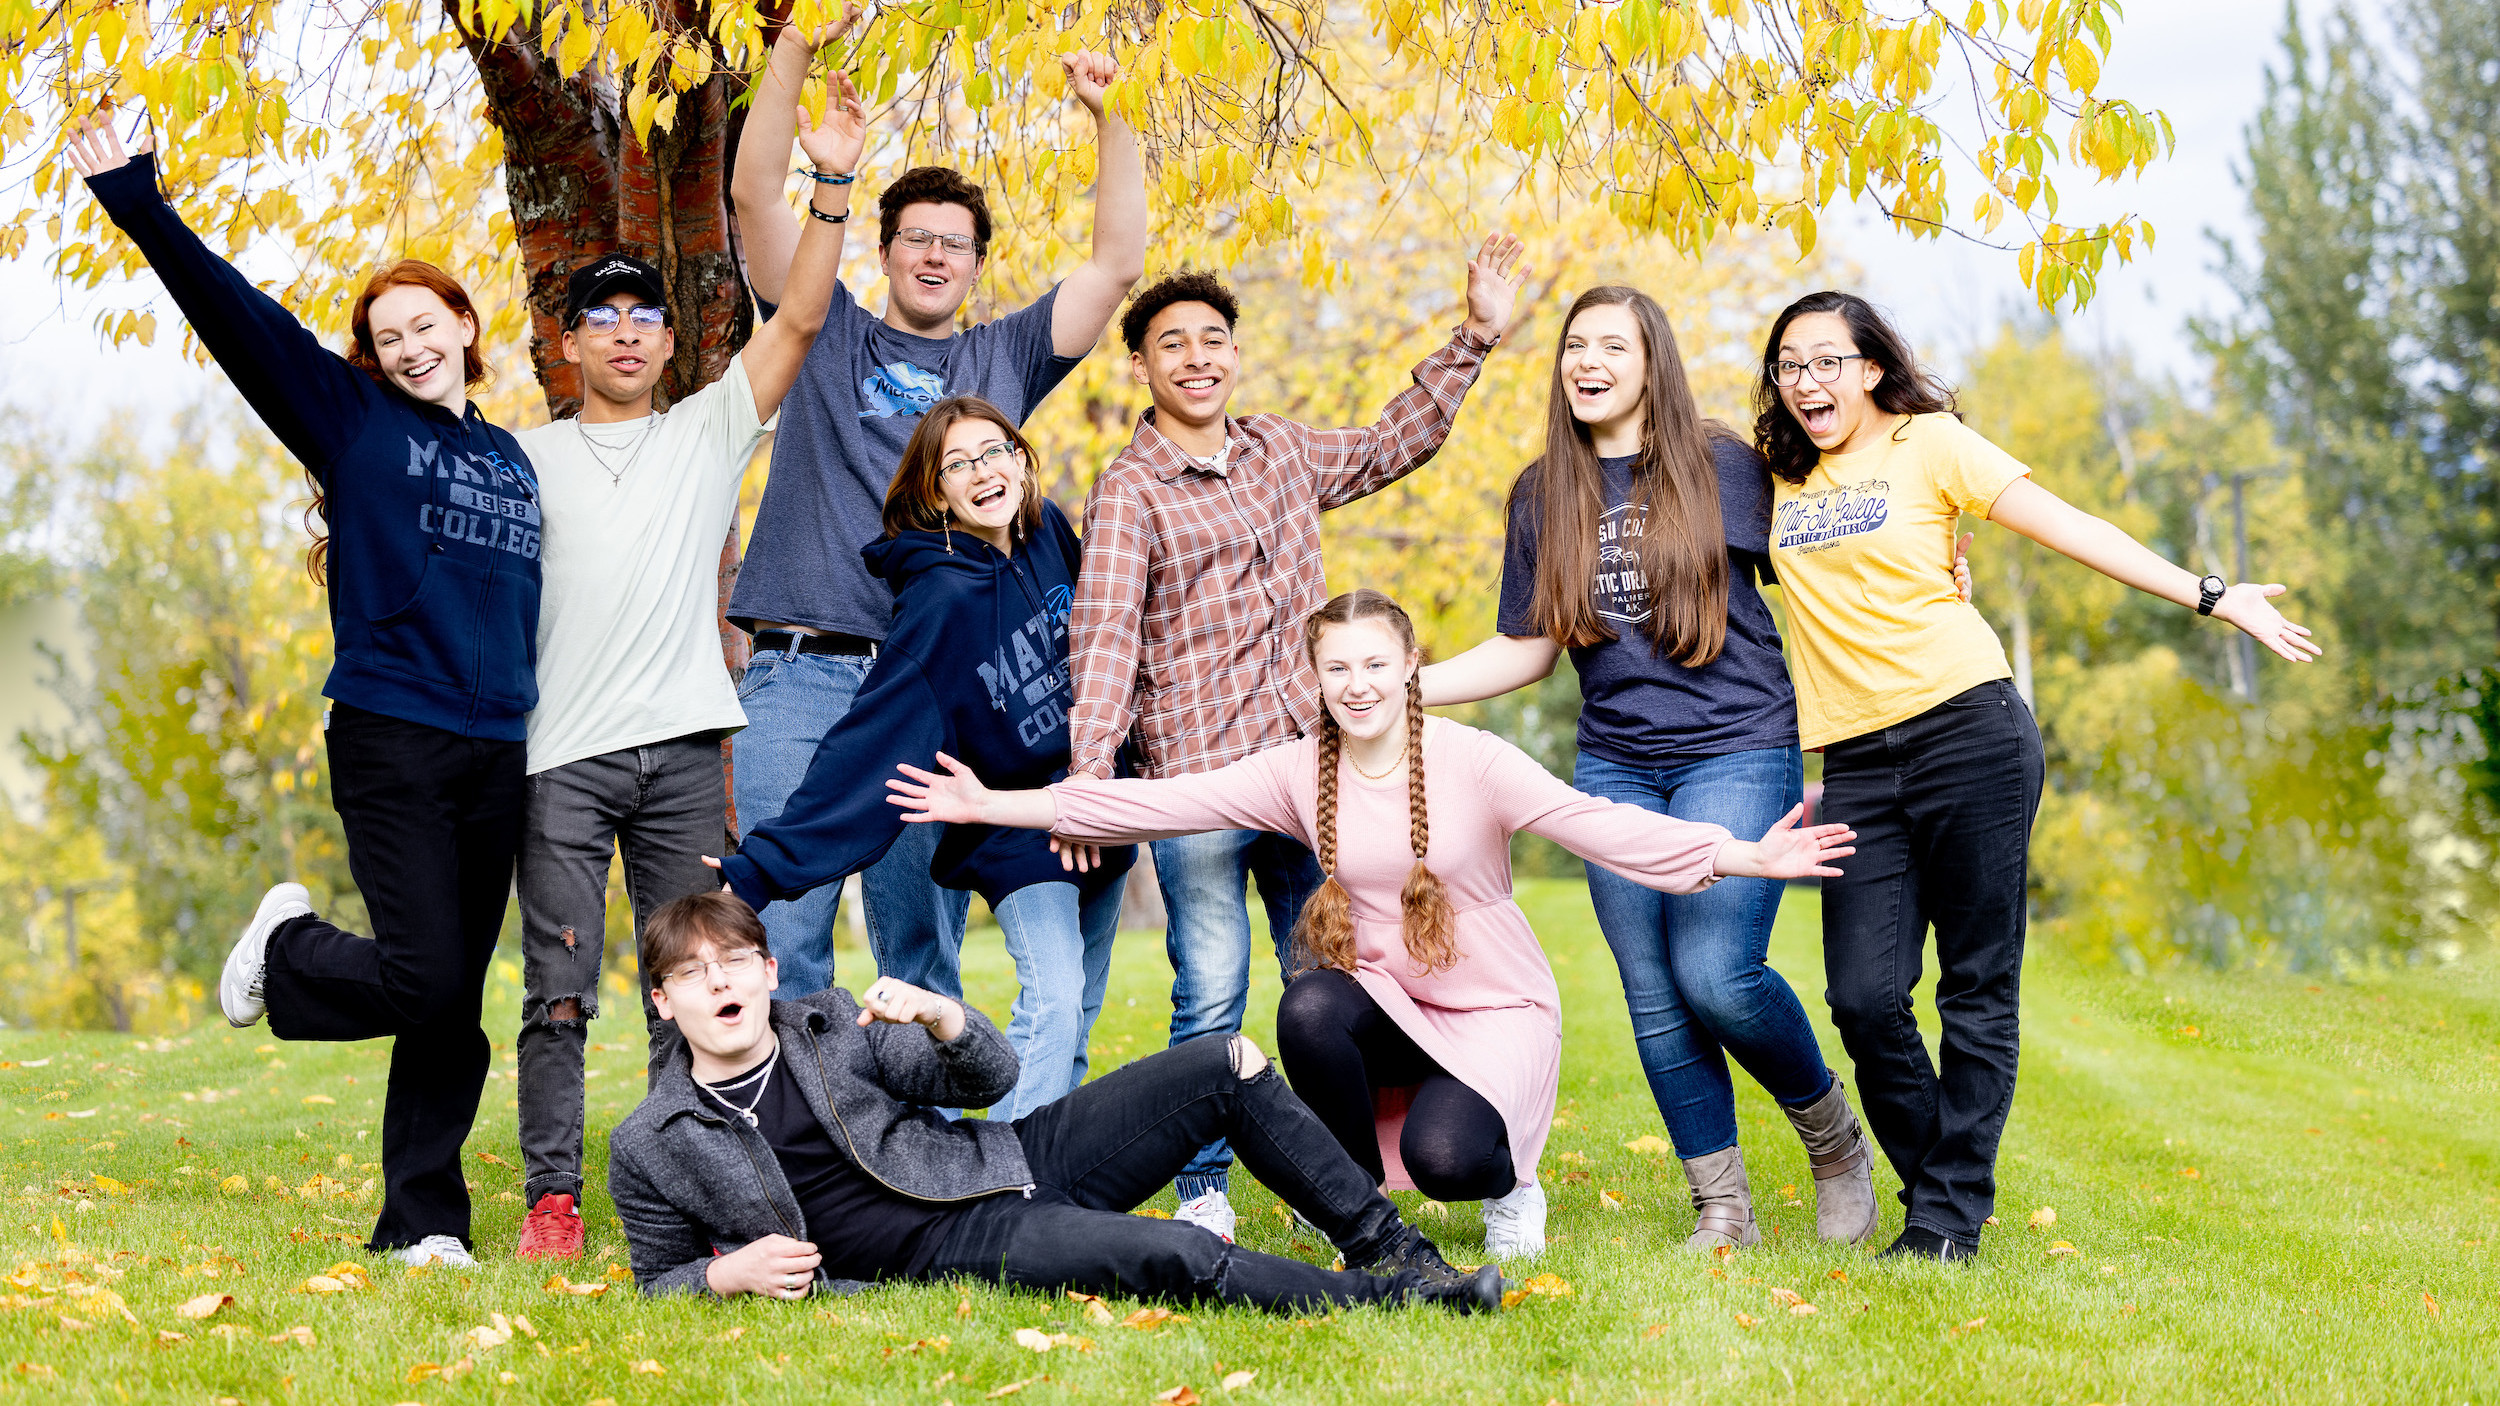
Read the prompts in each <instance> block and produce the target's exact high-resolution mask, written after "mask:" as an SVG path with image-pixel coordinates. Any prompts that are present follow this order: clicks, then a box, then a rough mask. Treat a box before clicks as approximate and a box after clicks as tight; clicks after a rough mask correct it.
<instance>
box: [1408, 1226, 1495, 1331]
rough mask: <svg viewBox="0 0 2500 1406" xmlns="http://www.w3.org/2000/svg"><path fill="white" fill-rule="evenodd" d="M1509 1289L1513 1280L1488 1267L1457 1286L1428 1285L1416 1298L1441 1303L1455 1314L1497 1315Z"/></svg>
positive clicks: (1417, 1292)
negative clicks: (1505, 1291) (1504, 1292)
mask: <svg viewBox="0 0 2500 1406" xmlns="http://www.w3.org/2000/svg"><path fill="white" fill-rule="evenodd" d="M1425 1243H1427V1244H1429V1243H1430V1242H1429V1241H1427V1242H1425ZM1434 1258H1436V1259H1437V1258H1439V1256H1438V1255H1436V1256H1434ZM1507 1287H1509V1281H1507V1280H1505V1279H1503V1278H1502V1268H1501V1266H1500V1265H1493V1264H1488V1265H1485V1266H1483V1267H1481V1268H1479V1269H1477V1270H1476V1272H1475V1273H1473V1274H1463V1275H1460V1276H1459V1279H1458V1282H1457V1283H1455V1284H1443V1285H1438V1286H1431V1285H1428V1286H1426V1287H1424V1288H1422V1289H1419V1290H1417V1291H1416V1295H1415V1296H1416V1297H1417V1298H1419V1299H1421V1300H1423V1301H1424V1302H1425V1303H1437V1304H1439V1305H1441V1306H1442V1307H1443V1308H1446V1309H1448V1310H1450V1311H1451V1312H1452V1313H1494V1312H1498V1311H1500V1309H1501V1307H1502V1290H1503V1289H1505V1288H1507Z"/></svg>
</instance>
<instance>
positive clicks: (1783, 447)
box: [1753, 292, 1960, 483]
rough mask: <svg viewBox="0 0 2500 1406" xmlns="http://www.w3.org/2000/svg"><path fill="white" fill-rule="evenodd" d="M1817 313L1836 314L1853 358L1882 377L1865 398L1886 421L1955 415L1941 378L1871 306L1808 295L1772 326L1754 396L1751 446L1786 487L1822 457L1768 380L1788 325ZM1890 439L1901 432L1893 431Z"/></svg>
mask: <svg viewBox="0 0 2500 1406" xmlns="http://www.w3.org/2000/svg"><path fill="white" fill-rule="evenodd" d="M1817 312H1828V313H1837V314H1839V316H1840V320H1841V321H1843V322H1846V323H1848V324H1849V336H1850V339H1851V340H1853V341H1855V342H1856V343H1857V344H1858V355H1860V356H1862V357H1864V358H1866V364H1867V365H1869V366H1873V367H1876V368H1879V369H1880V370H1882V372H1883V373H1884V378H1883V379H1882V380H1880V381H1877V382H1876V383H1875V389H1874V390H1873V391H1870V392H1869V393H1868V395H1869V397H1870V398H1871V399H1873V400H1874V402H1875V408H1876V409H1878V410H1881V411H1883V412H1884V413H1885V414H1887V415H1932V414H1935V413H1936V412H1938V411H1943V412H1946V413H1949V414H1958V413H1960V412H1959V411H1958V410H1957V409H1956V408H1955V404H1954V395H1953V388H1952V387H1951V386H1949V385H1946V384H1945V382H1944V378H1943V377H1941V376H1938V375H1937V374H1936V373H1935V372H1933V371H1930V370H1928V369H1927V368H1926V367H1924V366H1922V365H1920V364H1919V360H1918V353H1917V352H1915V351H1913V350H1911V349H1910V339H1909V338H1907V337H1904V336H1902V335H1901V334H1900V333H1899V332H1898V331H1895V330H1894V329H1893V325H1892V324H1891V323H1890V322H1889V321H1886V320H1885V318H1884V315H1883V314H1882V313H1880V312H1877V311H1876V310H1875V306H1874V304H1872V303H1869V302H1868V301H1867V300H1866V299H1864V298H1861V297H1859V296H1858V295H1857V294H1855V293H1840V292H1822V293H1808V294H1806V295H1805V296H1804V297H1802V298H1799V299H1798V300H1797V301H1795V302H1793V303H1790V304H1789V305H1788V306H1787V307H1785V308H1782V309H1781V310H1780V315H1779V319H1778V320H1777V321H1775V322H1773V323H1772V324H1771V335H1770V337H1769V338H1768V339H1766V340H1765V341H1764V342H1763V344H1762V379H1761V380H1759V381H1757V382H1756V383H1755V384H1754V390H1753V408H1754V419H1753V446H1754V448H1756V449H1759V450H1761V451H1762V457H1763V458H1765V459H1768V460H1770V461H1771V472H1773V473H1775V474H1778V475H1779V476H1780V477H1781V478H1782V479H1783V480H1785V481H1787V482H1789V483H1803V482H1805V481H1806V476H1807V475H1809V474H1811V473H1813V472H1814V466H1815V465H1816V464H1819V463H1821V462H1822V461H1823V451H1822V450H1820V449H1817V448H1815V447H1814V441H1813V440H1812V439H1811V438H1809V437H1808V436H1807V434H1806V427H1805V426H1803V425H1801V424H1798V423H1797V417H1796V416H1795V415H1793V414H1791V413H1789V409H1788V405H1787V403H1786V402H1784V401H1782V400H1781V399H1780V386H1779V378H1778V377H1777V376H1776V375H1774V374H1773V372H1774V369H1775V368H1776V367H1777V366H1778V364H1779V359H1780V339H1781V338H1782V337H1785V336H1787V335H1788V324H1790V323H1792V322H1794V321H1796V320H1797V319H1798V318H1801V317H1804V316H1805V315H1806V314H1808V313H1817ZM1844 365H1845V363H1844ZM1893 433H1895V434H1899V433H1900V431H1899V430H1898V429H1895V430H1894V431H1893Z"/></svg>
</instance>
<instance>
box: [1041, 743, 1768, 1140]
mask: <svg viewBox="0 0 2500 1406" xmlns="http://www.w3.org/2000/svg"><path fill="white" fill-rule="evenodd" d="M1318 766H1319V744H1318V742H1317V741H1316V740H1315V739H1311V738H1304V739H1302V740H1300V741H1297V742H1289V743H1286V744H1285V745H1283V746H1281V747H1271V748H1269V749H1268V750H1266V751H1264V752H1260V753H1258V754H1256V755H1254V756H1250V757H1245V758H1243V759H1242V760H1240V761H1237V762H1235V763H1233V764H1232V765H1230V766H1227V767H1224V768H1221V769H1220V770H1216V771H1209V772H1200V773H1197V774H1196V775H1192V776H1175V777H1167V778H1163V779H1160V780H1154V781H1139V780H1127V781H1095V780H1091V779H1082V778H1080V779H1075V780H1069V781H1063V782H1060V783H1059V784H1057V785H1055V786H1053V787H1051V788H1050V790H1051V794H1052V796H1053V797H1055V798H1056V799H1057V801H1058V804H1059V824H1058V826H1057V833H1058V834H1060V835H1061V836H1063V837H1066V838H1069V839H1076V840H1084V841H1089V842H1093V843H1099V844H1114V843H1117V844H1128V843H1132V842H1135V841H1140V840H1159V839H1166V838H1169V837H1172V836H1175V835H1189V834H1196V833H1198V832H1200V831H1206V830H1273V831H1276V832H1279V833H1281V834H1287V835H1292V836H1294V837H1295V838H1297V839H1299V840H1301V841H1302V842H1303V843H1304V844H1307V845H1312V846H1313V847H1315V848H1316V846H1317V843H1318V835H1319V824H1318V800H1319V780H1318ZM1424 796H1425V805H1426V806H1427V807H1428V810H1429V815H1430V818H1431V822H1432V844H1431V849H1430V852H1429V853H1428V854H1427V855H1426V856H1425V859H1426V862H1427V863H1429V864H1430V865H1431V866H1432V871H1433V872H1434V873H1435V874H1437V875H1439V876H1440V878H1441V882H1442V884H1443V885H1444V886H1446V887H1447V888H1448V890H1449V895H1450V905H1451V907H1452V908H1454V909H1455V910H1456V911H1457V934H1456V935H1457V948H1458V951H1459V953H1460V954H1461V955H1460V958H1459V960H1458V961H1457V962H1456V963H1455V964H1454V965H1452V966H1450V967H1449V968H1448V969H1446V970H1444V971H1439V972H1434V973H1430V974H1428V975H1417V974H1416V972H1415V969H1414V964H1413V963H1411V962H1410V961H1409V960H1408V959H1407V955H1406V943H1405V940H1404V930H1403V927H1402V925H1401V923H1400V917H1399V908H1398V895H1399V893H1400V892H1401V891H1402V890H1403V889H1404V888H1405V886H1406V875H1407V871H1408V870H1409V869H1411V868H1413V867H1414V863H1415V856H1414V853H1413V851H1412V850H1410V849H1409V848H1408V845H1407V836H1408V826H1407V779H1406V769H1405V768H1404V767H1400V768H1398V770H1397V771H1396V772H1394V773H1393V774H1391V775H1390V776H1388V777H1386V778H1384V779H1382V780H1379V781H1374V780H1371V779H1369V778H1367V777H1365V776H1364V775H1363V774H1362V773H1361V772H1359V771H1356V770H1355V769H1354V767H1353V765H1352V764H1351V763H1350V762H1345V761H1342V760H1341V761H1340V762H1339V763H1338V775H1337V806H1338V810H1337V880H1338V882H1339V883H1341V884H1343V885H1344V886H1345V889H1346V892H1347V893H1348V894H1349V895H1350V896H1351V897H1352V899H1353V909H1354V949H1355V971H1354V977H1355V980H1357V981H1359V982H1360V983H1362V987H1363V991H1364V994H1366V995H1368V996H1370V997H1371V999H1372V1001H1373V1002H1374V1003H1375V1004H1377V1005H1378V1006H1379V1007H1380V1009H1381V1010H1382V1011H1383V1012H1384V1013H1385V1014H1387V1015H1388V1016H1389V1017H1390V1019H1392V1020H1395V1021H1396V1022H1397V1024H1398V1028H1399V1029H1400V1030H1403V1031H1405V1032H1406V1034H1407V1035H1408V1037H1410V1038H1411V1039H1413V1040H1414V1042H1415V1043H1416V1044H1417V1045H1418V1046H1420V1047H1421V1048H1422V1049H1423V1050H1424V1052H1425V1053H1427V1054H1429V1055H1431V1056H1432V1057H1433V1059H1434V1060H1435V1061H1437V1062H1438V1063H1439V1064H1440V1066H1441V1067H1442V1068H1443V1069H1446V1070H1448V1071H1449V1072H1450V1074H1451V1075H1452V1076H1453V1077H1455V1078H1456V1079H1458V1081H1459V1082H1461V1083H1463V1084H1465V1085H1466V1086H1467V1087H1468V1088H1470V1089H1473V1090H1475V1091H1476V1092H1477V1093H1479V1094H1482V1095H1483V1096H1484V1098H1485V1100H1486V1101H1487V1102H1489V1103H1491V1104H1492V1105H1493V1107H1494V1108H1495V1110H1497V1111H1498V1112H1499V1113H1500V1114H1501V1115H1502V1123H1503V1126H1504V1127H1505V1128H1506V1129H1507V1130H1508V1131H1509V1134H1510V1148H1511V1161H1512V1164H1513V1165H1514V1166H1515V1167H1517V1168H1518V1171H1519V1180H1520V1184H1522V1185H1525V1184H1527V1183H1528V1182H1530V1181H1533V1180H1535V1179H1536V1167H1537V1162H1538V1159H1539V1158H1540V1157H1542V1156H1543V1155H1544V1151H1545V1139H1546V1135H1547V1133H1548V1131H1549V1130H1550V1129H1551V1128H1552V1126H1553V1121H1554V1091H1555V1087H1556V1084H1557V1081H1558V1079H1559V1077H1560V1074H1561V1069H1562V998H1561V994H1560V993H1559V992H1558V991H1557V990H1556V989H1555V986H1554V969H1553V968H1552V967H1550V966H1548V965H1546V962H1545V953H1544V950H1543V949H1542V948H1540V947H1539V946H1538V945H1537V940H1536V933H1535V932H1534V931H1533V930H1532V929H1530V928H1529V926H1528V916H1527V914H1525V913H1522V912H1521V911H1520V910H1519V905H1518V904H1517V903H1516V902H1514V901H1513V900H1512V898H1511V879H1510V837H1511V836H1512V835H1513V834H1515V833H1517V832H1519V831H1522V830H1525V831H1527V832H1528V833H1530V834H1533V835H1542V836H1544V837H1545V838H1547V839H1549V840H1552V841H1553V842H1555V843H1556V844H1559V845H1561V846H1562V847H1563V848H1565V849H1567V850H1570V851H1571V852H1572V853H1574V854H1577V855H1579V856H1580V857H1582V858H1583V859H1587V860H1589V861H1590V862H1592V863H1595V864H1600V865H1603V866H1605V867H1606V868H1608V869H1611V870H1613V871H1614V872H1615V873H1618V874H1621V875H1622V876H1624V877H1625V878H1627V879H1630V880H1631V881H1632V882H1634V883H1636V884H1642V885H1646V886H1647V887H1650V888H1654V889H1662V890H1664V891H1666V892H1668V893H1690V892H1693V891H1694V890H1696V889H1700V888H1703V887H1706V886H1707V885H1709V884H1710V883H1712V882H1714V881H1715V880H1714V878H1713V875H1712V864H1713V861H1714V860H1716V858H1717V857H1718V852H1719V846H1720V845H1722V844H1724V843H1726V841H1727V840H1728V838H1729V836H1728V832H1727V831H1726V830H1724V829H1722V828H1721V827H1719V826H1716V825H1701V824H1696V823H1694V822H1692V821H1686V820H1675V819H1671V818H1669V817H1667V816H1663V815H1654V814H1652V813H1650V812H1649V811H1645V810H1642V809H1641V808H1640V807H1638V806H1629V805H1624V804H1622V803H1620V802H1616V801H1605V800H1599V799H1598V798H1597V797H1595V796H1590V795H1585V794H1583V793H1581V792H1579V791H1575V790H1573V789H1571V787H1569V786H1567V785H1565V784H1564V783H1562V782H1561V781H1558V780H1556V779H1555V778H1554V777H1553V776H1552V775H1551V774H1550V773H1548V772H1547V771H1546V770H1545V768H1543V767H1541V766H1539V765H1537V763H1536V761H1535V759H1533V758H1531V757H1530V756H1528V754H1527V753H1525V752H1522V751H1520V750H1519V749H1518V748H1517V747H1514V746H1512V745H1511V744H1510V743H1508V742H1505V741H1503V740H1502V739H1501V738H1499V737H1496V736H1494V735H1493V734H1492V733H1489V732H1484V731H1481V730H1479V729H1476V728H1472V727H1467V726H1465V725H1463V724H1460V723H1454V722H1451V721H1450V720H1449V719H1447V718H1432V719H1429V720H1428V721H1427V722H1426V724H1425V728H1424ZM1406 1104H1407V1098H1406V1097H1405V1096H1404V1095H1403V1093H1402V1092H1401V1091H1389V1090H1384V1091H1382V1092H1381V1093H1380V1094H1379V1095H1377V1096H1376V1097H1375V1099H1374V1106H1375V1110H1376V1118H1377V1124H1376V1126H1377V1131H1378V1134H1379V1138H1380V1157H1381V1164H1382V1166H1383V1167H1384V1168H1386V1169H1387V1171H1388V1179H1389V1184H1390V1185H1391V1186H1395V1187H1404V1188H1412V1187H1413V1186H1414V1182H1413V1181H1412V1180H1410V1179H1409V1178H1408V1177H1407V1174H1406V1168H1405V1165H1404V1164H1403V1163H1402V1162H1401V1161H1400V1160H1399V1157H1398V1134H1399V1131H1400V1129H1401V1128H1402V1127H1403V1126H1404V1124H1405V1119H1406Z"/></svg>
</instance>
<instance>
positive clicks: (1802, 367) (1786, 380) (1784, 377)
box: [1771, 352, 1866, 386]
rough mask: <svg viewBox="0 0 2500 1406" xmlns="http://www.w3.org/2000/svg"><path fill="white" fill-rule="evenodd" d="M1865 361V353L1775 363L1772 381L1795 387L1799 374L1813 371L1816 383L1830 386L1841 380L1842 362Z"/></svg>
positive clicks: (1772, 365)
mask: <svg viewBox="0 0 2500 1406" xmlns="http://www.w3.org/2000/svg"><path fill="white" fill-rule="evenodd" d="M1865 359H1866V354H1865V353H1864V352H1851V353H1849V354H1848V355H1847V356H1818V357H1816V358H1814V359H1813V360H1811V361H1774V362H1772V363H1771V379H1772V380H1773V381H1774V382H1776V383H1777V384H1779V385H1783V386H1793V385H1795V384H1797V373H1798V372H1801V371H1811V372H1813V373H1814V379H1815V380H1816V381H1819V382H1821V383H1822V384H1824V385H1827V386H1828V385H1830V384H1831V383H1832V382H1834V381H1837V380H1839V379H1840V364H1841V363H1842V362H1844V361H1864V360H1865Z"/></svg>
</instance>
